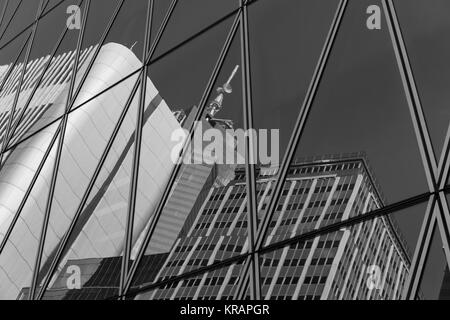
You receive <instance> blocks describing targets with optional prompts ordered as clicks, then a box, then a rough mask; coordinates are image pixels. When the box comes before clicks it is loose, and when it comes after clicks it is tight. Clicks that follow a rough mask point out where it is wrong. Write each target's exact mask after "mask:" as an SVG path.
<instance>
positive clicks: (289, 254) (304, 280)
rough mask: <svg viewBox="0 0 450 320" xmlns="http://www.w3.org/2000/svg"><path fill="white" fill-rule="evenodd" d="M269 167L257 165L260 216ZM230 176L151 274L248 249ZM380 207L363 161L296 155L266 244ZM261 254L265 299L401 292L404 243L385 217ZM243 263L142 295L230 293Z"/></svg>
mask: <svg viewBox="0 0 450 320" xmlns="http://www.w3.org/2000/svg"><path fill="white" fill-rule="evenodd" d="M275 173H276V170H274V169H270V168H269V169H268V168H261V169H260V170H259V176H258V190H257V191H258V208H259V209H261V210H260V211H259V212H260V214H261V215H263V214H264V209H265V206H266V204H267V200H268V198H269V196H270V193H271V191H272V189H271V188H272V184H273V182H274V177H275ZM236 176H237V179H236V180H235V181H233V182H232V183H231V184H230V185H228V186H225V187H220V188H214V189H211V192H209V193H208V196H207V197H206V198H205V199H204V200H202V201H203V203H202V205H201V209H200V210H199V211H198V212H192V213H191V215H192V218H191V219H190V221H191V222H190V223H187V224H186V225H185V226H184V228H183V232H182V233H181V234H180V237H179V239H178V241H177V245H176V246H174V247H173V248H172V250H171V252H170V254H169V259H167V261H166V263H165V264H164V267H163V268H161V269H160V270H161V271H160V273H159V274H158V276H157V279H156V280H161V281H163V280H165V279H168V278H170V277H173V276H176V275H178V274H182V273H184V272H189V271H191V270H193V269H195V267H196V266H199V265H200V266H206V265H209V264H211V263H212V262H214V261H222V260H225V259H226V258H229V257H231V256H233V255H236V254H239V253H245V252H246V250H248V242H247V240H246V239H247V237H246V234H247V215H246V214H245V212H246V201H247V199H246V192H245V185H244V184H243V178H244V173H243V171H242V170H240V171H238V172H237V174H236ZM381 205H382V199H381V197H380V195H379V192H378V190H377V188H376V186H375V183H374V180H373V177H372V175H371V173H370V172H369V170H368V167H367V165H366V162H365V160H364V158H348V159H345V158H344V159H341V160H330V159H328V160H326V159H324V160H322V161H311V162H298V163H296V164H294V165H292V166H291V167H290V170H289V177H288V183H286V184H285V187H284V190H283V196H282V198H281V200H280V202H279V204H278V208H277V211H276V214H275V216H274V219H273V220H272V222H271V224H270V232H269V235H268V237H267V239H266V245H269V244H272V243H276V242H278V241H281V240H285V239H287V238H290V237H293V236H295V235H298V234H301V233H305V232H308V231H312V230H317V229H318V228H320V227H324V226H326V225H329V224H331V223H334V222H337V221H345V220H346V219H348V218H349V217H354V216H357V215H363V214H364V213H366V212H368V211H371V210H374V209H376V208H379V207H380V206H381ZM260 259H261V260H260V266H261V273H262V277H261V285H262V294H263V297H264V298H265V299H398V298H399V297H400V294H401V292H402V289H403V287H404V285H405V280H406V276H407V273H408V268H409V257H408V253H407V251H406V249H405V244H404V243H403V242H402V240H400V238H399V236H398V235H397V231H396V230H395V227H394V225H393V222H392V221H391V219H386V218H376V219H374V220H373V221H368V222H365V223H360V224H358V225H356V226H354V227H351V228H342V229H341V230H340V231H339V232H334V233H330V234H327V235H325V236H317V237H315V238H314V239H312V240H308V241H306V242H304V243H298V244H296V245H291V246H287V247H284V248H283V249H280V250H278V251H275V252H273V253H271V254H265V255H263V256H261V257H260ZM240 266H241V265H235V264H233V265H231V266H230V267H228V268H224V269H222V270H220V271H219V272H216V273H215V274H214V277H212V276H209V275H208V274H205V275H204V276H203V277H198V278H192V279H186V280H185V281H180V282H179V283H178V284H177V285H171V286H168V287H167V288H164V287H163V288H162V289H155V290H153V291H152V292H151V293H148V294H145V295H143V296H141V298H153V299H181V298H184V299H192V298H199V299H202V298H203V299H204V298H206V299H208V298H210V299H211V298H212V299H225V298H232V297H233V287H234V286H235V285H236V284H237V281H238V278H239V276H240ZM377 272H378V273H377Z"/></svg>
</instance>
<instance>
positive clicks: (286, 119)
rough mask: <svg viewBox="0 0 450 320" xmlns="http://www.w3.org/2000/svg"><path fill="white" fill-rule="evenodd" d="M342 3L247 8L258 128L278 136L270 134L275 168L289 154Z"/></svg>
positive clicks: (285, 1)
mask: <svg viewBox="0 0 450 320" xmlns="http://www.w3.org/2000/svg"><path fill="white" fill-rule="evenodd" d="M338 2H339V1H336V0H331V1H314V0H305V1H290V0H279V1H255V2H254V3H251V4H250V5H249V7H248V15H249V18H248V20H249V21H248V22H249V42H250V63H251V75H252V91H253V95H252V98H253V118H254V126H255V128H256V129H259V130H264V129H265V130H273V129H276V130H278V132H279V133H278V135H279V139H277V140H278V141H277V140H275V141H273V142H271V140H270V139H271V137H272V136H274V134H275V133H272V132H269V134H268V141H269V144H270V145H269V146H268V150H269V151H270V150H272V158H273V159H270V160H271V161H270V163H269V164H271V165H273V166H277V165H278V163H279V161H277V160H278V158H279V160H280V161H281V159H282V157H283V155H284V153H285V151H286V146H287V144H288V142H289V138H290V137H291V135H292V130H293V128H294V124H295V120H296V119H297V117H298V114H299V112H300V109H301V106H302V102H303V100H304V97H305V95H306V92H307V89H308V86H309V84H310V82H311V78H312V76H313V72H314V68H315V66H316V64H317V61H318V60H319V56H320V53H321V51H322V48H323V45H324V43H325V39H326V36H327V34H328V31H329V28H330V26H331V23H332V20H333V17H334V14H335V12H336V9H337V6H338ZM273 21H277V23H272V22H273ZM260 138H261V137H260ZM272 139H275V138H274V137H272ZM276 142H278V143H276ZM260 148H261V146H260ZM277 148H278V149H279V150H278V152H276V149H277ZM277 153H278V156H277V155H276V154H277ZM260 160H261V159H260ZM264 164H265V165H268V163H264Z"/></svg>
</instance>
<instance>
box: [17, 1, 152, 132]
mask: <svg viewBox="0 0 450 320" xmlns="http://www.w3.org/2000/svg"><path fill="white" fill-rule="evenodd" d="M144 2H145V3H144ZM146 3H147V2H146V1H133V2H129V1H127V2H125V3H124V4H123V6H122V7H121V10H120V11H119V14H118V16H117V18H116V20H115V23H114V25H113V27H112V28H111V30H110V32H109V33H108V36H107V37H106V39H105V42H104V43H105V44H104V45H103V47H102V48H101V50H100V51H99V54H98V56H97V58H96V60H95V62H94V64H93V65H92V68H91V69H90V72H89V74H88V76H87V78H86V80H85V81H84V83H83V86H82V88H81V89H80V90H79V94H78V96H77V98H76V100H75V102H74V104H73V107H72V110H75V109H77V108H84V107H86V106H87V105H89V104H91V103H95V101H92V99H95V98H96V96H98V95H104V94H109V93H107V92H106V91H108V90H107V89H109V88H110V89H111V90H121V89H120V88H121V87H123V85H124V84H123V83H120V82H121V81H122V80H123V79H124V78H125V77H127V76H130V75H133V77H136V72H137V71H138V70H139V69H140V68H141V67H142V62H141V60H142V48H141V49H139V52H138V51H134V52H133V50H136V49H133V46H132V43H131V44H128V43H127V42H126V41H128V40H126V39H128V38H129V37H130V33H132V34H133V37H134V38H135V39H136V40H139V41H138V42H140V43H141V46H142V42H143V41H142V40H143V37H144V32H145V18H146V12H147V7H146ZM144 4H145V5H144ZM61 8H62V9H64V8H63V6H61ZM115 8H116V3H111V1H109V0H108V1H103V0H98V1H91V5H90V8H89V13H88V20H87V25H86V30H85V36H84V41H83V44H82V51H81V53H80V60H79V70H78V73H77V79H76V83H75V88H74V92H73V94H75V93H76V92H77V88H78V87H79V85H80V82H81V80H82V77H83V76H84V74H85V72H86V71H87V68H88V66H89V63H90V62H91V61H92V59H93V56H94V53H95V51H96V49H97V48H98V45H99V42H100V40H101V36H102V35H103V33H104V32H105V29H106V27H107V24H108V22H109V20H110V19H111V17H112V16H113V12H114V9H115ZM58 10H59V9H55V10H54V11H52V12H51V13H50V14H49V16H50V15H53V14H55V15H57V16H59V17H62V18H63V19H62V20H61V21H59V24H58V25H61V26H62V27H63V28H65V27H66V25H65V21H66V19H67V14H66V13H65V11H64V12H59V13H58ZM64 10H65V9H64ZM80 14H81V17H80V19H81V18H82V17H83V15H85V14H86V8H85V7H83V6H81V13H80ZM137 14H139V16H135V15H137ZM133 17H134V18H133ZM46 19H47V20H46V21H48V19H49V17H47V18H46ZM132 21H134V22H132ZM51 22H52V21H49V22H48V23H51ZM100 23H102V24H100ZM49 27H50V25H49ZM124 30H128V31H127V32H125V31H124ZM124 34H125V35H124ZM78 35H79V30H77V29H69V30H68V31H67V35H66V37H67V38H65V39H64V41H63V43H62V44H61V46H60V48H59V50H58V52H57V54H56V56H55V58H54V59H53V60H52V64H51V66H50V69H49V71H48V72H47V74H48V76H46V78H48V77H51V78H52V79H54V73H55V72H57V71H58V70H65V72H63V73H62V75H63V77H60V78H61V79H59V80H58V85H57V86H55V87H56V91H58V90H59V91H60V92H61V93H60V94H51V95H50V96H49V98H48V99H50V101H46V102H47V108H46V109H45V110H42V109H43V108H39V110H41V111H45V112H43V113H42V114H40V116H39V120H38V121H37V122H36V123H35V124H34V125H33V127H32V128H31V129H30V130H28V131H24V133H23V135H22V137H21V139H22V140H23V139H25V138H27V137H29V136H30V135H32V134H33V133H34V132H36V131H38V130H40V129H41V128H43V127H45V126H47V125H48V124H49V123H51V122H54V121H58V120H60V118H61V116H62V114H63V113H64V110H65V108H66V101H67V99H66V97H67V91H68V87H69V86H68V84H69V80H70V77H69V76H70V75H71V72H70V70H71V69H70V68H71V66H72V64H71V63H69V62H68V61H67V60H68V59H69V58H71V59H72V60H71V62H72V63H73V56H74V55H75V50H74V49H75V45H76V43H77V37H78ZM55 37H56V36H54V37H53V38H55ZM127 37H128V38H127ZM134 38H133V39H134ZM68 44H72V47H70V45H68ZM137 52H138V53H137ZM136 55H137V56H136ZM55 69H56V71H55ZM60 73H61V72H60ZM46 78H44V80H43V83H44V84H48V83H49V80H48V79H47V82H46ZM129 80H130V78H127V80H126V81H129ZM53 82H54V81H53ZM115 85H117V86H115ZM52 88H53V87H52ZM52 88H50V89H52ZM39 90H41V88H40V89H39ZM42 90H45V88H42ZM105 90H106V91H105ZM47 91H48V90H47ZM53 91H55V90H54V89H53ZM37 96H38V97H41V95H38V94H37ZM99 98H100V99H103V98H101V97H99ZM120 98H122V97H120ZM125 100H126V98H125ZM38 101H39V100H38V98H36V99H34V100H33V101H32V104H40V103H38ZM48 102H50V103H48Z"/></svg>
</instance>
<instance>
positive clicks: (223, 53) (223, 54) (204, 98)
mask: <svg viewBox="0 0 450 320" xmlns="http://www.w3.org/2000/svg"><path fill="white" fill-rule="evenodd" d="M239 22H240V10H239V12H238V13H237V14H236V17H235V20H234V21H233V24H232V27H231V29H230V32H229V34H228V35H227V38H226V40H225V44H224V46H223V48H222V50H221V52H220V55H219V59H218V61H217V63H216V65H215V67H214V70H213V72H212V75H211V77H210V79H209V81H208V84H207V86H206V89H205V92H204V94H203V96H202V98H201V100H200V103H199V108H198V110H197V112H196V114H195V118H194V121H193V123H192V124H191V126H190V128H189V135H188V137H187V139H186V141H185V143H184V146H183V149H182V150H183V152H182V155H181V156H180V158H179V159H183V157H184V156H185V154H186V152H187V149H188V148H187V146H188V145H189V141H191V139H192V136H193V135H194V132H195V130H196V128H197V124H196V122H197V121H198V120H199V119H200V118H201V116H202V115H203V112H204V109H205V107H206V102H207V99H208V97H209V95H210V94H211V92H212V89H213V86H214V83H215V82H216V80H217V77H218V76H219V72H220V70H221V69H222V66H223V63H224V62H225V57H226V55H227V54H228V51H229V49H230V47H231V43H232V40H233V38H234V36H235V34H236V32H237V27H238V25H239ZM181 167H182V165H181V164H179V165H176V166H175V167H174V168H173V169H172V172H171V175H170V178H169V180H168V182H167V184H166V187H165V190H164V193H163V195H162V196H161V197H160V200H159V202H158V206H157V207H156V210H155V214H154V215H153V216H152V220H151V222H150V225H149V228H148V230H147V233H146V235H145V238H144V241H143V243H142V244H141V247H140V248H139V252H138V254H137V257H136V260H135V261H134V263H133V265H132V266H131V270H130V274H129V277H128V280H127V284H126V287H125V294H126V292H127V291H128V290H129V288H130V286H131V281H132V279H133V276H134V274H135V272H136V270H137V267H138V265H139V262H140V260H141V259H142V257H143V255H144V252H145V249H146V247H147V245H148V243H149V242H150V240H151V237H152V234H153V231H154V229H155V228H156V225H157V223H158V220H159V216H160V215H161V213H162V210H163V208H164V206H165V203H166V202H167V200H168V198H169V195H170V192H171V189H172V187H173V185H174V183H175V180H176V178H177V176H178V173H179V172H180V170H181Z"/></svg>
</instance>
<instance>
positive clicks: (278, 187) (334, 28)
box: [236, 0, 348, 299]
mask: <svg viewBox="0 0 450 320" xmlns="http://www.w3.org/2000/svg"><path fill="white" fill-rule="evenodd" d="M347 4H348V1H347V0H341V1H340V2H339V4H338V6H337V9H336V13H335V15H334V18H333V22H332V23H331V26H330V29H329V32H328V35H327V38H326V40H325V43H324V46H323V49H322V52H321V54H320V57H319V60H318V62H317V65H316V68H315V71H314V74H313V77H312V79H311V83H310V85H309V88H308V91H307V93H306V96H305V99H304V101H303V105H302V107H301V110H300V113H299V116H298V118H297V121H296V124H295V127H294V130H293V133H292V136H291V138H290V141H289V143H288V147H287V150H286V153H285V155H284V158H283V161H282V164H281V167H280V169H279V174H278V179H277V181H276V183H275V186H274V188H273V192H272V197H271V198H270V200H269V204H268V206H267V208H268V209H267V211H266V214H265V215H264V217H263V218H262V221H261V223H260V225H259V228H258V232H257V238H256V246H255V249H256V250H259V249H261V248H262V247H263V244H264V239H265V235H266V234H267V232H268V229H269V225H270V221H271V220H272V217H273V215H274V214H275V209H276V207H277V204H278V201H279V198H280V196H281V192H282V189H283V186H284V182H285V180H286V177H287V174H288V170H289V166H290V164H291V162H292V159H293V158H294V155H295V152H296V149H297V146H298V143H299V141H300V137H301V134H302V132H303V130H304V127H305V124H306V120H307V118H308V115H309V112H310V110H311V107H312V104H313V101H314V98H315V97H316V95H317V91H318V87H319V84H320V81H321V80H322V76H323V74H324V70H325V67H326V65H327V63H328V58H329V56H330V53H331V50H332V48H333V45H334V43H335V40H336V37H337V34H338V31H339V29H340V26H341V22H342V19H343V16H344V13H345V10H346V8H347ZM249 267H250V261H247V262H246V263H245V265H244V268H243V271H242V272H243V274H246V273H247V272H248V270H249ZM244 280H245V277H244V276H241V278H240V282H239V284H238V286H237V289H236V292H240V295H239V296H238V297H239V298H240V299H242V293H245V290H243V287H244V286H245V281H244Z"/></svg>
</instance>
